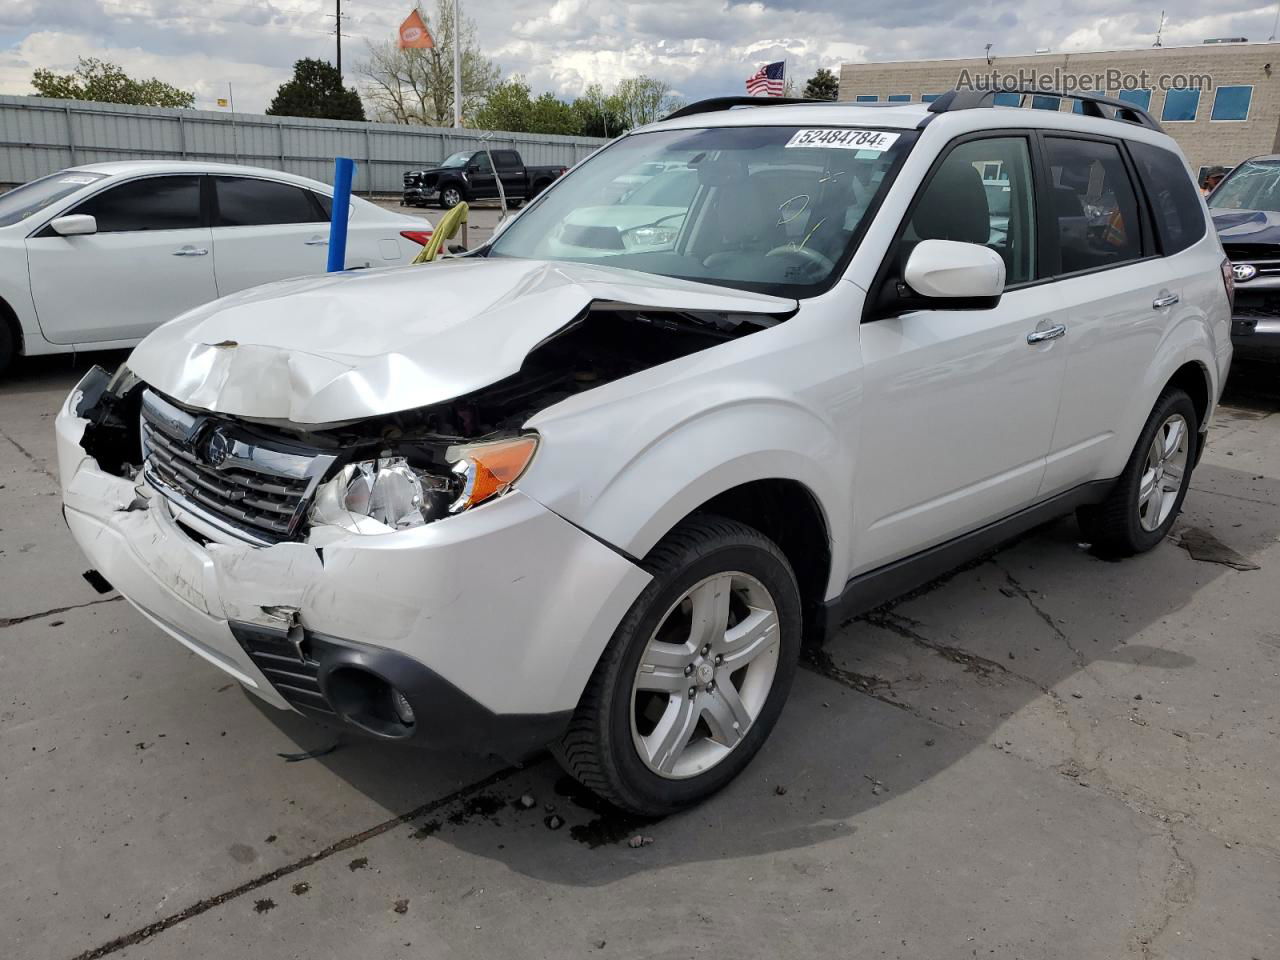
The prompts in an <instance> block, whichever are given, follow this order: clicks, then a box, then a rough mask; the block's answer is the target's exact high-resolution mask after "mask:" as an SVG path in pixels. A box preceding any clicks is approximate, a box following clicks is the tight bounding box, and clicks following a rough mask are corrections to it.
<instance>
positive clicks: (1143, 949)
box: [1137, 825, 1197, 960]
mask: <svg viewBox="0 0 1280 960" xmlns="http://www.w3.org/2000/svg"><path fill="white" fill-rule="evenodd" d="M1164 832H1165V838H1166V839H1167V840H1168V843H1169V868H1168V869H1167V870H1166V871H1165V876H1164V889H1163V891H1162V892H1161V896H1160V909H1161V913H1162V914H1163V916H1162V917H1161V918H1160V920H1159V922H1158V923H1157V924H1156V926H1155V929H1154V930H1152V931H1151V932H1150V933H1148V934H1146V935H1145V936H1142V935H1140V936H1139V937H1138V938H1137V939H1138V949H1139V952H1140V954H1141V956H1142V958H1143V960H1154V958H1155V957H1156V956H1157V954H1156V952H1155V942H1156V941H1157V940H1158V939H1160V937H1161V936H1162V935H1163V934H1164V932H1165V931H1166V930H1168V929H1169V925H1170V924H1172V923H1173V918H1174V917H1175V916H1177V915H1178V911H1179V910H1181V909H1183V908H1184V907H1186V906H1188V905H1189V904H1190V903H1191V901H1192V900H1194V899H1195V895H1196V878H1197V877H1196V868H1195V864H1193V863H1192V862H1191V861H1190V860H1188V859H1187V858H1186V857H1185V856H1184V855H1183V853H1182V851H1181V850H1179V849H1178V838H1177V836H1175V835H1174V832H1173V827H1171V826H1167V825H1166V827H1165V830H1164Z"/></svg>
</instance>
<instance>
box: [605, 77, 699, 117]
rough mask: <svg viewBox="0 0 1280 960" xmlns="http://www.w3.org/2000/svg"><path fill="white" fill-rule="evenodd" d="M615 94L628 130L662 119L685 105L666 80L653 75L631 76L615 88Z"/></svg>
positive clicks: (619, 110)
mask: <svg viewBox="0 0 1280 960" xmlns="http://www.w3.org/2000/svg"><path fill="white" fill-rule="evenodd" d="M613 96H614V99H615V100H616V102H617V107H618V112H619V114H620V115H621V117H622V122H623V124H624V125H625V126H626V128H627V129H628V130H630V129H631V128H632V127H642V126H644V125H645V124H646V123H653V122H654V121H655V120H661V119H662V118H663V117H665V116H666V115H667V114H668V113H670V112H671V111H672V110H678V109H680V107H682V106H684V101H682V100H680V99H679V98H678V97H675V96H672V94H671V87H670V86H669V85H668V84H667V83H666V81H664V80H657V79H654V78H653V77H630V78H628V79H626V80H623V81H622V82H621V83H619V84H618V86H617V89H615V90H614V92H613Z"/></svg>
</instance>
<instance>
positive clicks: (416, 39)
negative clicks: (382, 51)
mask: <svg viewBox="0 0 1280 960" xmlns="http://www.w3.org/2000/svg"><path fill="white" fill-rule="evenodd" d="M435 45H436V42H435V41H434V40H433V39H431V31H430V30H428V29H427V25H426V24H425V23H423V22H422V14H420V13H418V11H417V10H416V9H415V10H414V11H413V13H411V14H409V15H408V16H407V17H405V18H404V23H402V24H400V49H401V50H404V49H405V48H407V47H414V48H416V49H419V50H422V49H425V48H427V47H434V46H435Z"/></svg>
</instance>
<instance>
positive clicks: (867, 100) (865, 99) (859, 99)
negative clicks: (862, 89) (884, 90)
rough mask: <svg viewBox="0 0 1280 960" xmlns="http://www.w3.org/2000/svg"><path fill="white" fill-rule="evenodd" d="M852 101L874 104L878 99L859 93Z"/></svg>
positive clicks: (871, 95) (873, 95)
mask: <svg viewBox="0 0 1280 960" xmlns="http://www.w3.org/2000/svg"><path fill="white" fill-rule="evenodd" d="M854 99H855V100H856V101H857V102H858V103H875V102H876V101H877V100H879V99H880V98H879V97H877V96H876V95H875V94H873V93H860V94H858V96H856V97H855V98H854Z"/></svg>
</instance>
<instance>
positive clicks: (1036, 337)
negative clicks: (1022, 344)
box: [1027, 323, 1067, 343]
mask: <svg viewBox="0 0 1280 960" xmlns="http://www.w3.org/2000/svg"><path fill="white" fill-rule="evenodd" d="M1066 332H1067V325H1066V324H1065V323H1055V324H1054V325H1053V326H1051V327H1045V328H1043V329H1041V330H1032V331H1031V332H1030V333H1028V334H1027V343H1044V342H1045V341H1046V340H1057V339H1058V338H1059V337H1061V336H1062V335H1063V334H1065V333H1066Z"/></svg>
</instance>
